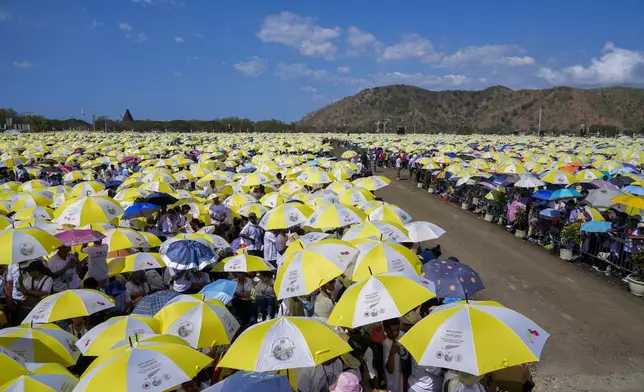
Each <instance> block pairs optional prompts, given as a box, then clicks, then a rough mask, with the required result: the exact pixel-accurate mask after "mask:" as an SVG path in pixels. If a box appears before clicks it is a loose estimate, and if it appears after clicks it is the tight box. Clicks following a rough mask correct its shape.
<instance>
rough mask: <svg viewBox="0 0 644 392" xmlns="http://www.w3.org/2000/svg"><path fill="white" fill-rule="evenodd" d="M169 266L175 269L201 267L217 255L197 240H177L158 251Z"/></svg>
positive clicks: (209, 262) (213, 260) (214, 259)
mask: <svg viewBox="0 0 644 392" xmlns="http://www.w3.org/2000/svg"><path fill="white" fill-rule="evenodd" d="M159 254H160V255H161V258H162V259H163V261H165V262H166V265H167V266H168V267H170V268H174V269H177V270H189V269H199V270H200V269H202V268H204V267H205V266H207V265H210V264H212V263H214V262H215V261H217V258H218V256H217V255H216V254H215V252H213V250H212V249H211V248H210V247H209V246H208V245H206V244H204V243H203V242H201V241H198V240H177V241H174V242H172V243H170V244H169V245H168V246H167V247H165V246H162V247H161V251H160V252H159Z"/></svg>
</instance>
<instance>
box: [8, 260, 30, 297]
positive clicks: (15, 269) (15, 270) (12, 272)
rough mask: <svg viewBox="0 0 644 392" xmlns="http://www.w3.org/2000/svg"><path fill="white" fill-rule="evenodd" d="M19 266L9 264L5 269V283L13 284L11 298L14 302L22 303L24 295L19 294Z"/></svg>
mask: <svg viewBox="0 0 644 392" xmlns="http://www.w3.org/2000/svg"><path fill="white" fill-rule="evenodd" d="M20 274H21V271H20V266H18V264H9V266H8V267H7V282H13V290H12V291H11V298H13V300H14V301H24V300H25V298H26V297H25V295H24V294H23V293H22V292H20Z"/></svg>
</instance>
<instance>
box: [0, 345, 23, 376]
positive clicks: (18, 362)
mask: <svg viewBox="0 0 644 392" xmlns="http://www.w3.org/2000/svg"><path fill="white" fill-rule="evenodd" d="M0 369H2V371H1V372H0V385H3V384H4V383H6V382H8V381H11V380H13V379H15V378H17V377H20V376H21V375H23V374H27V373H28V372H29V370H27V368H26V364H25V359H24V358H23V357H21V356H20V355H18V354H16V353H14V352H13V351H11V350H9V349H6V348H4V347H2V346H0Z"/></svg>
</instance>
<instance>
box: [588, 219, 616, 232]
mask: <svg viewBox="0 0 644 392" xmlns="http://www.w3.org/2000/svg"><path fill="white" fill-rule="evenodd" d="M610 225H611V223H610V222H606V221H590V222H586V223H584V224H583V225H582V226H581V231H585V232H587V233H605V232H607V231H608V230H609V229H610Z"/></svg>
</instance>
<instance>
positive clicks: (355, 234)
mask: <svg viewBox="0 0 644 392" xmlns="http://www.w3.org/2000/svg"><path fill="white" fill-rule="evenodd" d="M368 237H375V238H380V239H381V240H392V241H396V242H405V241H409V237H408V233H407V230H406V229H405V228H403V227H402V226H398V225H396V224H393V223H389V222H381V221H367V222H364V223H361V224H359V225H355V226H351V227H350V228H349V229H348V230H347V231H345V232H344V235H343V236H342V239H343V240H344V241H351V240H353V239H356V238H368Z"/></svg>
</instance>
